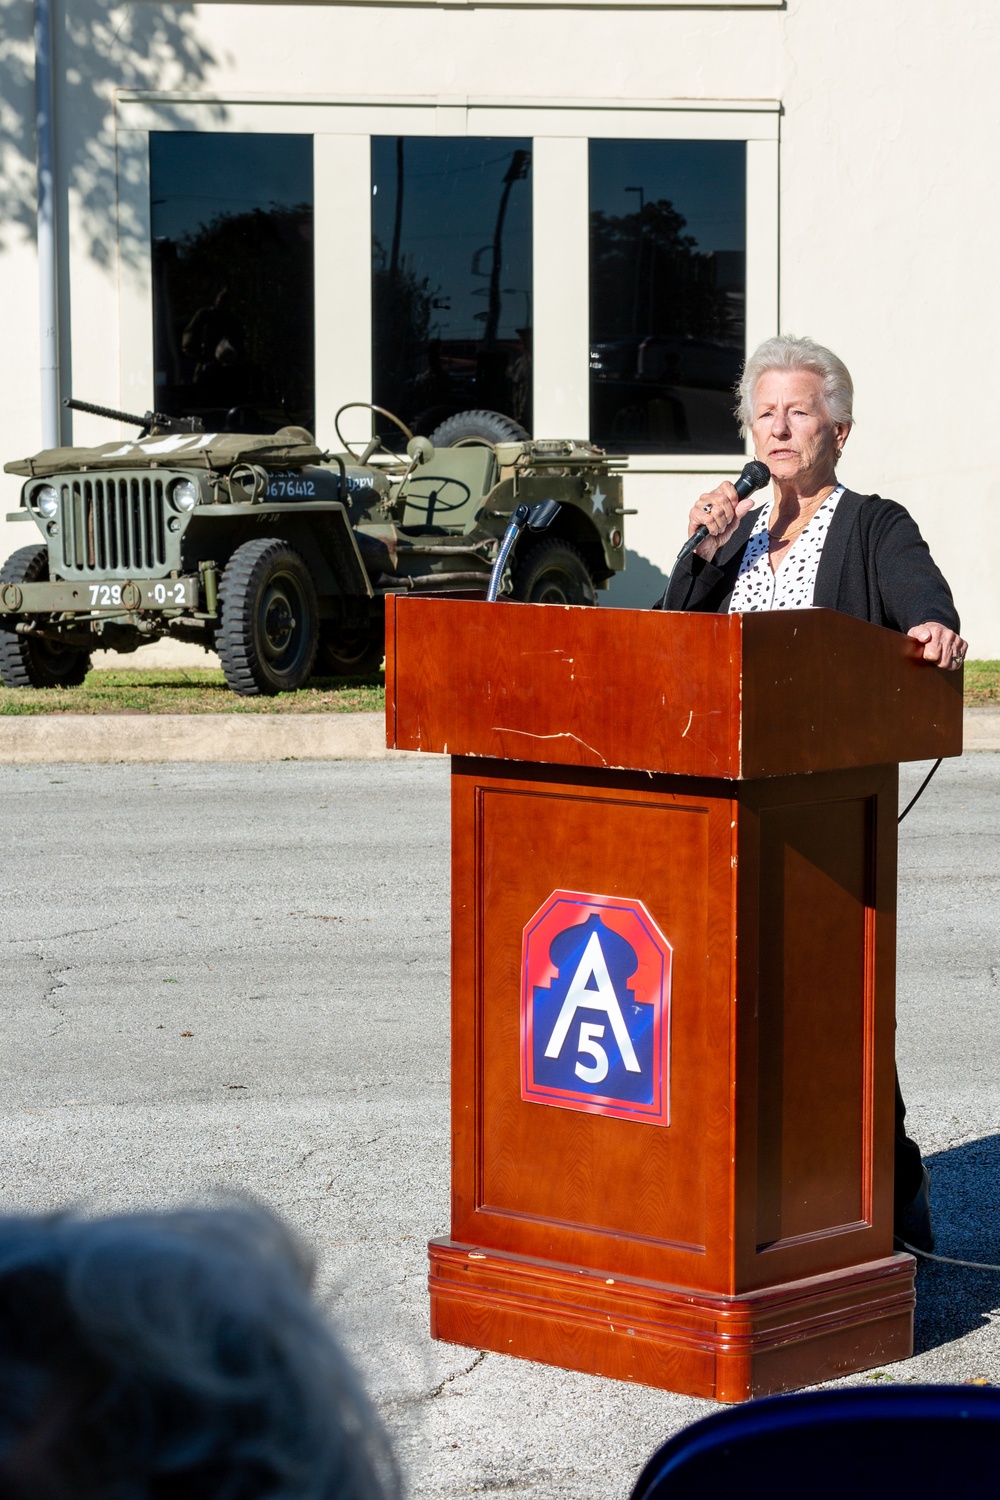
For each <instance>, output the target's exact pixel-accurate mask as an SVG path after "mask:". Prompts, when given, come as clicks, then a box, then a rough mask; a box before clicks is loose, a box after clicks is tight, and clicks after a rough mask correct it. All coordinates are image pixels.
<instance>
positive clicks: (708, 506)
mask: <svg viewBox="0 0 1000 1500" xmlns="http://www.w3.org/2000/svg"><path fill="white" fill-rule="evenodd" d="M701 508H702V510H703V511H707V513H708V514H709V515H711V514H712V507H711V506H710V505H703V506H702V507H701Z"/></svg>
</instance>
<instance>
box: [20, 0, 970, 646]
mask: <svg viewBox="0 0 1000 1500" xmlns="http://www.w3.org/2000/svg"><path fill="white" fill-rule="evenodd" d="M57 6H58V14H59V16H60V26H59V37H58V58H59V61H60V73H61V80H60V87H59V94H58V104H57V114H58V150H59V173H60V198H61V201H62V204H63V209H64V216H63V243H64V254H65V262H66V267H67V269H66V274H65V276H64V286H63V293H64V297H63V327H62V339H63V359H64V389H65V390H67V391H69V390H72V391H73V392H74V393H75V394H78V395H84V396H87V397H90V398H91V399H94V400H99V401H106V402H108V403H114V402H115V401H121V402H123V403H124V404H135V401H136V400H137V399H139V400H140V401H141V404H145V402H146V401H148V400H149V399H151V392H152V384H151V372H150V371H149V370H148V368H144V367H143V361H144V359H145V358H146V355H145V354H144V353H143V349H142V340H141V339H139V341H138V343H136V342H135V340H134V339H132V340H131V342H130V338H131V336H130V334H129V330H128V328H126V327H123V322H122V316H121V314H122V308H123V307H126V308H127V307H129V306H131V307H133V308H134V307H135V306H137V305H141V299H142V298H143V297H144V296H147V295H148V291H147V290H146V287H147V284H148V264H146V263H145V262H144V259H143V247H142V234H143V216H142V215H143V208H142V191H143V183H142V181H141V180H138V179H135V177H134V161H135V157H134V153H133V154H131V155H130V153H129V151H128V150H127V149H124V141H123V138H122V137H120V136H118V137H116V130H120V128H121V123H122V120H123V118H124V113H123V109H124V106H123V104H122V102H121V101H122V96H123V95H124V94H129V95H130V96H132V97H133V102H132V104H131V105H130V107H131V108H132V110H133V115H132V116H131V118H133V119H134V118H136V116H135V113H134V112H135V110H136V109H137V108H139V105H138V104H137V103H135V100H134V96H135V95H136V94H137V93H140V94H141V93H142V92H143V91H153V93H155V94H156V95H157V101H156V102H155V107H156V109H157V110H159V111H160V112H161V117H162V112H163V111H164V110H167V111H169V110H171V109H172V108H174V106H175V105H176V104H177V103H178V102H179V101H182V100H183V99H184V98H185V97H188V96H190V95H192V94H195V95H198V96H201V97H205V96H211V97H212V98H214V100H215V101H216V102H215V103H213V104H212V105H211V107H210V108H211V113H212V118H213V120H214V122H215V124H216V126H217V128H226V126H227V123H229V122H230V121H231V119H232V116H233V111H234V108H235V107H236V106H237V105H239V106H240V107H241V108H243V109H244V110H245V109H246V108H248V107H251V106H254V105H259V106H260V107H261V108H264V107H265V101H267V100H271V101H274V100H286V101H288V102H290V103H299V104H301V103H302V101H304V100H307V99H312V100H314V101H316V102H317V104H322V103H323V101H332V100H336V99H344V98H346V97H353V98H361V99H366V98H367V99H372V98H376V97H379V98H387V97H392V98H397V99H399V98H405V97H409V96H417V95H419V96H423V97H424V98H427V99H429V100H431V101H433V100H437V101H439V102H440V103H441V104H442V105H444V106H447V105H448V104H451V105H452V106H460V105H461V103H462V101H464V100H476V99H479V100H482V99H506V100H517V99H523V100H545V99H548V100H563V101H570V100H576V101H583V102H586V101H594V102H603V103H608V102H614V101H623V102H628V101H638V100H650V101H669V100H673V101H679V100H684V99H694V100H698V101H707V100H712V99H721V100H728V101H736V100H741V99H748V100H771V101H777V102H778V103H779V104H780V106H781V115H780V127H779V128H780V195H779V203H778V207H779V212H778V213H777V214H775V215H774V236H775V253H776V257H777V283H778V289H779V294H780V305H779V310H778V312H777V316H776V322H777V324H778V325H779V326H780V328H781V330H783V331H793V332H800V333H809V334H811V335H812V336H813V337H815V338H818V339H819V340H821V341H822V342H824V343H828V344H829V345H831V346H832V347H833V348H834V349H836V350H837V351H838V352H839V353H840V354H841V355H842V356H843V357H844V358H845V359H846V361H847V363H848V365H849V366H850V368H851V370H852V373H853V375H854V378H855V383H856V388H857V405H856V415H857V427H856V430H855V431H854V433H853V434H852V436H851V439H850V442H849V444H848V447H847V452H846V454H845V458H844V462H843V465H842V468H841V478H842V479H843V480H844V481H845V482H846V483H847V484H849V485H850V486H852V487H853V488H856V489H861V490H865V491H869V490H875V491H878V492H880V493H882V494H887V495H891V496H893V497H894V498H896V499H899V500H900V501H902V502H903V503H904V504H906V505H907V506H908V507H909V508H910V510H911V511H912V512H913V514H914V515H915V516H916V517H917V519H918V521H919V523H920V525H921V527H922V529H923V531H924V534H925V536H926V537H927V539H928V541H929V542H930V545H931V548H932V551H933V552H934V554H935V556H936V557H937V559H938V561H939V562H940V564H941V566H942V567H943V568H944V570H945V572H946V574H947V576H948V577H949V578H950V580H951V582H952V585H953V588H954V590H955V593H956V596H957V599H958V603H959V607H960V609H961V612H962V616H963V621H964V625H965V629H966V633H967V635H968V636H969V638H970V640H971V643H972V651H973V654H974V655H977V656H994V657H997V656H1000V601H998V599H997V587H996V581H995V574H996V568H997V561H998V559H1000V519H998V517H1000V504H998V502H1000V494H998V486H1000V480H998V478H997V477H996V475H995V473H994V469H995V460H994V453H993V444H992V441H991V438H992V427H993V405H994V402H993V386H994V379H993V368H992V367H993V362H994V357H995V349H996V347H997V344H998V333H1000V328H998V323H1000V303H998V298H997V296H996V293H995V291H994V275H993V268H994V247H995V242H996V239H997V230H998V214H997V208H996V203H995V198H996V188H995V183H996V182H997V181H998V180H1000V174H998V172H997V170H996V169H997V166H998V157H1000V128H998V126H1000V119H998V114H1000V102H998V91H997V89H996V87H995V78H996V74H997V64H998V61H1000V7H997V6H996V4H995V3H994V0H969V3H967V4H966V5H965V6H964V7H961V8H956V7H946V6H943V5H942V4H941V3H940V0H878V3H877V4H873V3H872V0H837V3H836V5H829V4H826V5H822V6H821V5H817V4H815V3H810V0H789V3H788V5H787V7H786V8H781V7H778V6H764V7H760V8H752V7H747V6H739V5H730V6H726V5H719V6H711V5H709V6H702V7H700V8H697V9H685V8H681V7H670V8H665V7H656V6H653V5H649V6H637V7H635V8H630V9H624V8H619V7H618V6H616V5H614V4H609V5H606V6H601V5H592V4H588V5H583V6H580V7H578V8H574V7H571V6H567V7H562V8H548V7H542V6H534V5H523V6H517V7H514V6H505V5H502V4H486V5H474V4H469V5H452V4H449V5H443V4H442V5H437V4H422V3H408V0H404V3H401V4H396V5H392V6H387V5H379V4H374V3H371V0H362V3H356V4H353V5H344V6H337V5H327V4H311V5H289V4H283V3H261V4H255V5H239V4H201V5H195V6H193V7H191V8H190V9H187V8H180V7H164V6H161V5H159V4H157V3H155V0H143V3H141V4H135V5H132V6H129V7H118V8H109V7H108V6H106V5H103V4H100V3H96V0H57ZM27 12H28V7H27V6H25V5H23V4H14V3H13V0H7V3H6V4H3V5H2V13H3V19H4V24H5V26H8V32H7V33H6V34H8V35H10V36H11V37H12V38H13V42H12V46H14V49H15V51H16V48H17V47H18V46H20V47H21V48H22V54H23V47H24V45H25V43H26V38H25V37H23V36H22V37H21V38H20V40H19V39H18V37H17V27H18V26H19V25H20V26H22V27H23V26H24V25H25V24H26V13H27ZM8 56H9V49H8V52H5V53H4V58H5V59H7V58H8ZM3 65H4V66H5V67H7V66H8V62H7V61H6V60H5V61H4V64H3ZM10 66H11V67H13V65H12V64H11V65H10ZM8 81H9V83H10V88H9V89H8V88H6V87H5V88H4V90H3V94H4V97H5V99H6V100H7V101H8V102H7V105H6V108H7V111H8V114H10V113H11V111H13V112H14V113H15V114H17V113H20V115H22V116H24V118H25V119H27V121H28V133H24V132H22V135H21V137H20V147H19V146H18V144H17V138H16V136H15V144H14V146H13V147H12V148H11V150H9V151H8V152H7V153H6V155H5V157H4V169H3V170H4V183H3V187H4V193H5V197H7V199H8V211H7V223H5V225H4V226H3V235H2V238H3V241H4V248H3V250H2V252H0V253H2V263H0V264H2V277H0V286H2V292H0V295H2V297H3V305H4V325H3V326H4V329H5V332H6V334H7V340H6V342H7V356H8V357H7V358H6V359H5V360H4V361H3V365H2V369H0V412H2V413H3V417H2V443H3V451H4V454H5V456H15V455H16V456H20V455H21V454H23V453H25V452H28V451H31V450H32V449H33V448H34V447H36V446H37V443H38V431H39V419H38V406H37V388H38V380H37V374H36V371H37V330H36V317H35V311H34V309H35V298H36V288H35V268H34V257H33V252H32V248H31V244H30V241H29V240H27V239H26V238H25V236H24V231H23V229H22V228H21V227H20V226H19V224H18V215H20V218H21V220H22V221H24V220H30V213H28V212H27V211H26V196H25V195H26V188H25V182H26V181H27V178H26V176H25V173H24V172H23V170H22V168H23V158H24V155H25V153H26V152H30V151H31V150H32V149H33V144H32V142H31V139H30V111H31V102H30V95H28V94H27V93H26V91H25V85H24V81H23V78H22V77H21V75H17V76H15V73H14V72H13V71H12V72H11V76H10V80H8ZM116 96H117V97H118V99H119V108H118V113H117V115H116ZM267 107H268V108H270V107H271V106H267ZM446 115H447V109H446V108H445V109H444V110H443V112H442V117H444V116H446ZM442 128H447V126H442ZM119 148H123V149H119ZM19 150H20V154H21V159H22V161H21V167H18V151H19ZM18 171H20V178H18V177H17V174H18ZM140 176H141V174H140ZM15 179H17V180H15ZM30 207H31V205H30V204H28V205H27V208H30ZM752 207H753V206H752V205H751V208H752ZM364 211H365V210H364V208H363V207H361V206H360V205H357V204H345V219H347V220H349V218H350V214H351V213H352V212H353V213H358V212H364ZM764 211H765V212H768V213H769V212H770V209H769V208H767V206H766V205H765V209H764ZM116 222H117V224H118V227H119V228H120V230H121V233H118V231H117V230H116ZM345 253H347V254H350V253H351V252H350V246H349V243H348V248H347V250H346V251H345ZM553 253H555V247H553ZM325 278H331V279H334V280H335V278H336V266H334V265H330V264H329V263H324V264H323V266H322V267H320V266H319V264H318V265H317V281H318V287H317V290H318V302H319V304H320V306H322V305H323V297H324V291H323V285H322V284H321V279H325ZM125 321H126V323H127V322H128V315H127V316H126V320H125ZM762 331H765V332H771V331H776V330H774V329H771V328H768V329H766V330H762ZM319 336H320V338H322V336H323V331H322V329H320V330H319ZM135 351H137V352H135ZM12 354H13V357H11V356H12ZM126 365H127V366H128V368H126ZM347 378H348V377H347V376H346V375H345V380H346V379H347ZM359 379H360V377H359ZM142 392H148V393H149V394H147V395H145V396H143V395H141V393H142ZM317 425H318V427H319V432H320V437H321V438H322V439H324V440H326V441H329V440H330V436H331V434H328V433H326V432H324V430H323V424H322V421H321V420H318V423H317ZM67 435H68V434H67ZM72 435H73V437H74V438H75V439H76V440H77V441H84V442H86V441H98V440H101V439H102V438H106V437H108V436H111V435H114V434H113V433H109V432H108V430H107V428H106V426H104V425H102V424H98V423H96V422H95V421H94V420H92V419H91V420H88V419H82V420H78V421H76V422H75V423H74V425H73V427H72ZM549 435H556V434H549ZM699 467H700V468H701V470H702V471H701V472H694V473H692V472H685V470H684V468H683V467H677V465H676V464H675V465H671V464H670V463H669V462H668V463H666V464H665V465H664V470H665V471H664V472H663V473H657V474H655V475H635V476H633V477H632V478H630V479H629V480H628V486H627V489H628V493H627V503H628V504H629V505H632V506H635V507H637V509H638V514H637V515H636V516H634V517H631V518H630V520H629V523H628V525H629V531H628V541H629V547H630V553H631V556H630V566H629V569H628V571H627V572H626V574H625V575H624V576H623V577H622V578H621V579H618V580H616V582H615V584H614V586H613V588H612V590H611V591H610V594H609V595H608V596H607V597H608V598H609V601H610V602H612V603H620V604H626V603H627V604H631V603H644V602H647V601H648V600H649V599H650V598H651V597H652V596H653V595H654V594H655V592H656V588H657V585H658V584H659V583H660V580H661V578H662V575H663V572H664V570H666V569H667V568H668V567H669V559H670V558H671V556H672V555H673V554H674V553H675V552H676V549H677V547H678V546H679V545H680V541H681V540H682V538H683V535H684V530H685V523H684V522H685V515H686V512H687V509H688V507H689V506H690V504H691V503H692V501H693V499H694V498H696V497H697V495H698V494H699V493H700V492H701V490H702V489H707V488H710V487H711V484H712V483H714V482H715V478H716V476H715V475H713V474H711V473H709V472H704V468H705V466H704V465H701V466H699ZM729 472H732V471H731V469H730V470H729ZM16 495H17V486H16V483H15V482H12V481H11V480H9V479H5V481H4V489H3V494H2V497H0V498H2V499H3V500H4V502H5V506H4V508H9V507H10V506H11V505H12V504H13V503H16ZM33 535H34V533H33V532H29V531H28V529H27V528H25V527H20V526H11V525H6V526H5V528H4V531H3V535H2V537H0V546H2V547H3V549H4V553H5V554H6V552H9V551H10V550H12V548H13V547H14V546H17V545H22V544H23V543H24V542H25V541H26V540H29V539H33Z"/></svg>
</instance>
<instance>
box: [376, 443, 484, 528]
mask: <svg viewBox="0 0 1000 1500" xmlns="http://www.w3.org/2000/svg"><path fill="white" fill-rule="evenodd" d="M496 476H497V466H496V458H495V457H494V454H493V449H492V448H487V447H485V446H483V445H482V444H480V443H476V444H473V445H470V446H469V447H468V448H436V449H435V450H434V457H433V458H432V459H431V460H430V462H429V463H426V464H422V465H421V466H420V468H419V469H414V471H413V473H412V474H411V475H410V476H409V478H408V479H405V480H404V481H403V484H402V485H401V486H400V492H399V498H400V499H401V500H403V502H404V508H403V517H402V520H401V521H400V523H399V524H400V525H401V526H402V527H403V529H404V530H405V529H406V528H407V527H410V526H412V527H439V528H440V529H442V530H445V531H457V532H465V531H471V530H472V527H473V525H474V524H475V519H476V516H477V515H478V513H479V508H480V506H481V505H482V502H483V496H484V495H485V494H487V493H488V491H489V490H491V489H492V488H493V486H494V484H495V483H496Z"/></svg>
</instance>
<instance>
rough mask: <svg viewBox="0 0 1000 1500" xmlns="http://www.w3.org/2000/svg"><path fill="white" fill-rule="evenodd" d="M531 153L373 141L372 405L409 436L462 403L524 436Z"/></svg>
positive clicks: (477, 142)
mask: <svg viewBox="0 0 1000 1500" xmlns="http://www.w3.org/2000/svg"><path fill="white" fill-rule="evenodd" d="M530 145H531V142H530V141H528V140H511V139H507V138H504V139H486V138H480V139H466V138H464V137H459V138H455V137H444V138H442V137H439V136H434V137H424V136H375V137H373V139H372V194H373V197H372V256H373V265H372V283H373V284H372V300H373V323H374V326H373V364H374V368H373V372H372V385H373V389H374V392H375V396H374V399H375V401H376V403H377V404H378V405H379V406H385V407H387V408H388V409H389V410H390V411H392V412H395V413H396V415H397V416H399V417H402V419H403V421H404V422H406V423H407V425H408V426H409V427H411V428H412V429H413V430H414V431H416V432H423V433H428V432H430V431H432V429H433V428H434V427H436V426H437V424H438V423H439V422H441V421H443V420H444V418H446V417H449V416H452V415H454V413H456V412H459V411H466V410H468V409H469V408H472V407H485V408H487V409H488V410H490V411H498V412H502V413H503V414H504V415H505V416H508V417H513V418H514V419H515V420H516V421H518V422H520V423H521V424H522V425H523V426H524V427H526V428H528V429H529V430H530V428H531V151H530ZM386 430H387V431H388V429H386Z"/></svg>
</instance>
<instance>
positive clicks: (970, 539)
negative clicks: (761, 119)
mask: <svg viewBox="0 0 1000 1500" xmlns="http://www.w3.org/2000/svg"><path fill="white" fill-rule="evenodd" d="M786 25H787V43H786V48H787V50H786V67H785V77H784V79H783V81H782V84H781V96H782V100H783V104H784V109H785V113H784V118H783V121H782V162H781V225H782V235H781V287H782V303H781V309H782V315H781V322H782V326H783V327H785V328H787V329H792V330H795V331H801V332H808V333H812V334H813V335H814V336H815V337H817V338H820V339H822V340H824V341H825V342H828V343H830V344H831V345H832V346H833V347H834V348H835V349H837V350H838V351H839V352H840V353H841V354H842V355H843V357H844V358H845V359H846V360H847V362H848V364H849V366H850V368H851V370H852V373H853V375H854V379H855V385H856V416H857V427H856V429H855V431H854V432H853V434H852V436H851V439H850V442H849V444H848V447H847V451H846V454H845V458H844V461H843V464H842V466H841V477H842V478H843V479H844V481H845V482H846V483H848V484H850V485H851V486H852V488H855V489H858V490H862V491H866V492H867V491H877V492H878V493H881V494H883V495H888V496H891V497H892V498H894V499H897V500H899V501H900V502H901V503H903V504H904V505H906V506H907V508H908V509H909V510H910V511H911V512H912V513H913V514H914V516H915V517H916V518H917V520H918V522H919V524H920V527H921V529H922V531H923V533H924V535H925V536H926V537H927V539H928V541H929V543H930V545H931V548H932V551H933V553H934V555H935V557H936V558H937V560H938V562H939V563H940V565H941V566H942V568H943V570H944V572H945V574H946V576H947V577H948V578H949V581H950V582H951V584H952V587H953V590H954V592H955V595H956V600H957V603H958V606H959V609H960V612H961V615H962V619H963V628H964V629H965V631H966V634H967V635H968V636H969V638H970V640H971V643H972V650H973V654H974V655H978V656H991V657H997V656H1000V590H998V585H997V573H998V570H1000V493H998V491H1000V481H998V480H997V478H996V477H995V471H996V465H995V460H994V455H993V448H994V444H993V443H992V441H991V438H992V426H993V418H992V409H993V405H994V403H993V399H992V393H993V391H994V389H995V387H996V375H995V366H996V358H997V350H998V349H1000V296H998V294H997V292H996V286H995V283H996V271H995V267H996V259H997V257H996V245H997V238H998V230H1000V217H998V205H997V195H996V183H997V182H998V181H1000V102H998V93H997V90H996V86H995V79H996V76H997V69H998V66H1000V7H997V6H996V5H989V4H985V3H980V4H970V5H966V6H963V7H960V8H957V9H956V8H953V7H947V8H944V7H941V6H939V5H937V4H933V3H930V0H916V3H914V4H909V5H887V4H882V5H865V6H861V5H854V4H852V5H844V4H840V5H838V6H837V7H835V8H830V7H827V8H826V18H825V19H823V18H821V17H820V16H819V15H818V13H817V12H816V10H815V9H814V8H812V7H809V8H808V9H807V8H806V7H805V6H804V5H795V6H794V7H793V8H792V9H791V10H790V13H789V16H788V20H787V23H786ZM979 409H981V412H982V415H981V416H980V414H979Z"/></svg>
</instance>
